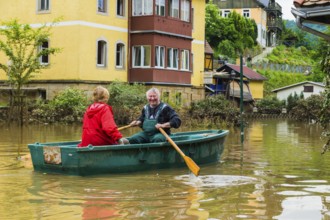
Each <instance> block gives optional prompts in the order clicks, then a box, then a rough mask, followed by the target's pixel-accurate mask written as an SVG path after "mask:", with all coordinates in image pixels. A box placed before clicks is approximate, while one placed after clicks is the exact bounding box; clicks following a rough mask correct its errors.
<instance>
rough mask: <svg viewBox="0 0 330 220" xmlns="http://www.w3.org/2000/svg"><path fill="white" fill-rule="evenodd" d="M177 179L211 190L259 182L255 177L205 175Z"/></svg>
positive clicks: (184, 176)
mask: <svg viewBox="0 0 330 220" xmlns="http://www.w3.org/2000/svg"><path fill="white" fill-rule="evenodd" d="M176 179H177V180H180V181H183V183H185V184H187V185H190V186H196V187H211V188H220V187H227V186H237V185H245V184H253V183H256V182H257V179H256V178H253V177H247V176H231V175H205V176H198V177H196V176H194V175H182V176H177V177H176Z"/></svg>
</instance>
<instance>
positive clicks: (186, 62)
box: [180, 50, 190, 71]
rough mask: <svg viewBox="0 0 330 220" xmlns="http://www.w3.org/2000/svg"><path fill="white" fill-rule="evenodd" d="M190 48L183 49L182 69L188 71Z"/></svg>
mask: <svg viewBox="0 0 330 220" xmlns="http://www.w3.org/2000/svg"><path fill="white" fill-rule="evenodd" d="M189 54H190V52H189V50H181V63H180V69H181V70H185V71H188V70H189V64H190V63H189Z"/></svg>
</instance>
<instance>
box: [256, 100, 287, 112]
mask: <svg viewBox="0 0 330 220" xmlns="http://www.w3.org/2000/svg"><path fill="white" fill-rule="evenodd" d="M256 107H257V108H258V112H260V113H262V114H280V113H281V112H282V108H283V107H285V101H280V100H278V99H277V98H276V97H275V96H268V97H266V98H264V99H262V100H259V101H257V102H256Z"/></svg>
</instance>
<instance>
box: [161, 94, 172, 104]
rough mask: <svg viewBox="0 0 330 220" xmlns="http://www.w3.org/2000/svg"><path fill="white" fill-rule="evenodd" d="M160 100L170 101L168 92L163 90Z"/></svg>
mask: <svg viewBox="0 0 330 220" xmlns="http://www.w3.org/2000/svg"><path fill="white" fill-rule="evenodd" d="M162 101H163V102H167V103H168V102H169V101H170V93H169V92H163V95H162Z"/></svg>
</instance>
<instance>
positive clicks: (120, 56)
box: [115, 42, 125, 69]
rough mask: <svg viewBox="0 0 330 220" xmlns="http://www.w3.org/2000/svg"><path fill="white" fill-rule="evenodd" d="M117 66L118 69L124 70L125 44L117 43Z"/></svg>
mask: <svg viewBox="0 0 330 220" xmlns="http://www.w3.org/2000/svg"><path fill="white" fill-rule="evenodd" d="M115 58H116V60H115V64H116V68H117V69H124V67H125V66H124V62H125V44H123V43H122V42H119V43H116V55H115Z"/></svg>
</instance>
